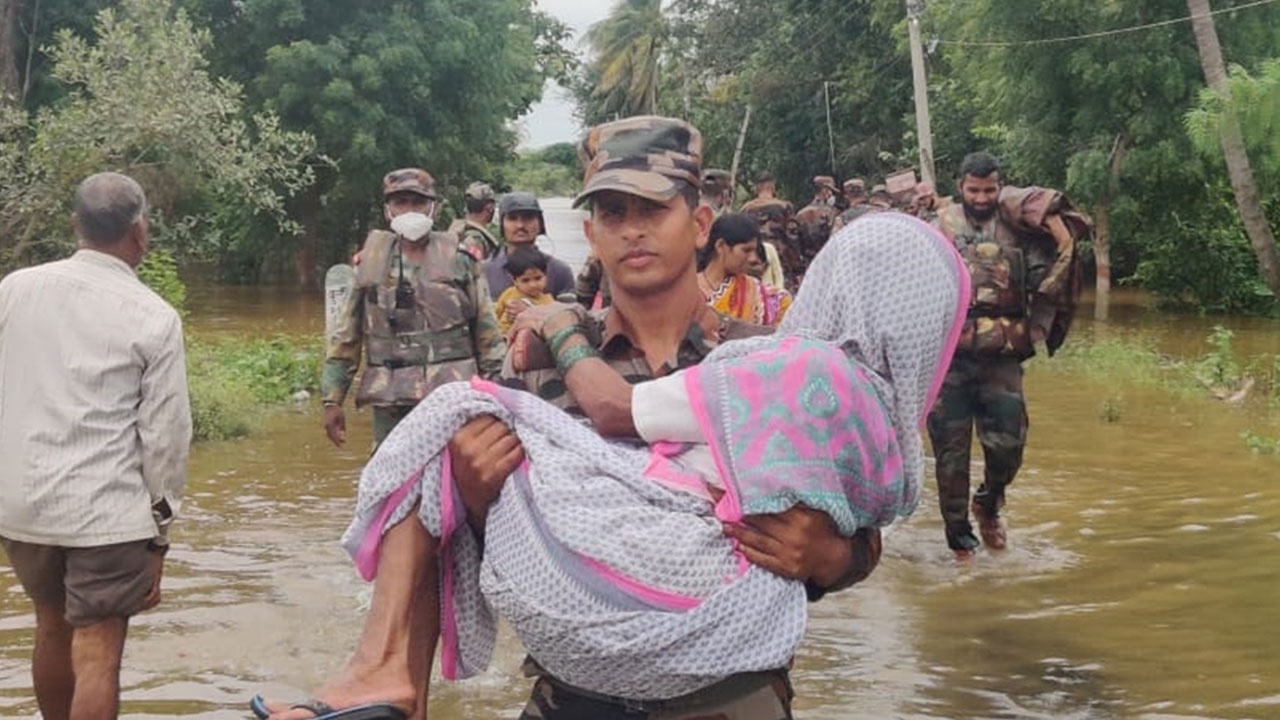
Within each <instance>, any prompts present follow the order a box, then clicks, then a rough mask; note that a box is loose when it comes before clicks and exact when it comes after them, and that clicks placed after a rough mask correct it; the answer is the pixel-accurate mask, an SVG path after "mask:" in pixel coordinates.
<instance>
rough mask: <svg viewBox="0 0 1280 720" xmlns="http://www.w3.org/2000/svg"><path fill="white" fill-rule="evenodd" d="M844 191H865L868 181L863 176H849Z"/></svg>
mask: <svg viewBox="0 0 1280 720" xmlns="http://www.w3.org/2000/svg"><path fill="white" fill-rule="evenodd" d="M844 191H845V192H847V193H865V192H866V191H867V181H866V180H863V179H862V178H849V179H848V180H845V181H844Z"/></svg>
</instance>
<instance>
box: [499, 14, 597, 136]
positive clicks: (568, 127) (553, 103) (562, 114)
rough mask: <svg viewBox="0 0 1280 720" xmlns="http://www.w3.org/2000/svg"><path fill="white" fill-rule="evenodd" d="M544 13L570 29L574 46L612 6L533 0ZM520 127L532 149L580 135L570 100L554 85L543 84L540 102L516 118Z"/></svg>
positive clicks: (580, 49) (565, 93)
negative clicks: (552, 16) (543, 89)
mask: <svg viewBox="0 0 1280 720" xmlns="http://www.w3.org/2000/svg"><path fill="white" fill-rule="evenodd" d="M537 4H538V6H539V7H541V8H542V9H543V10H545V11H546V12H548V13H550V14H551V15H554V16H555V17H556V18H559V19H560V21H561V22H564V23H565V24H567V25H568V26H569V27H570V28H572V29H573V31H574V35H575V41H574V42H575V45H574V47H577V48H578V50H579V52H582V48H581V47H580V46H578V45H577V44H576V43H577V41H578V40H580V39H581V37H582V34H583V33H585V32H586V31H587V28H588V27H589V26H590V25H591V24H592V23H594V22H596V21H598V20H603V19H604V17H605V16H606V15H608V14H609V9H610V8H611V7H612V6H613V0H537ZM520 126H521V127H522V128H523V133H522V134H523V137H524V142H523V143H522V145H523V146H524V147H530V148H536V147H542V146H544V145H551V144H552V143H558V142H573V141H575V140H577V139H578V136H579V135H580V134H581V133H582V130H581V128H579V127H578V123H577V121H576V120H574V118H573V101H572V100H571V99H570V98H569V94H568V93H567V92H566V91H564V90H563V89H562V88H560V87H559V86H557V85H550V84H549V85H547V89H546V91H545V92H544V93H543V96H542V102H540V103H538V104H537V105H534V106H533V109H532V110H530V111H529V114H528V115H525V116H524V117H523V118H521V119H520Z"/></svg>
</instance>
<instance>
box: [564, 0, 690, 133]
mask: <svg viewBox="0 0 1280 720" xmlns="http://www.w3.org/2000/svg"><path fill="white" fill-rule="evenodd" d="M669 32H670V28H669V26H668V24H667V21H666V20H665V19H664V18H663V14H662V0H619V1H618V3H617V4H616V5H614V6H613V10H612V11H611V12H610V13H609V16H608V17H607V18H605V19H604V20H601V21H600V22H598V23H596V24H594V25H592V26H591V28H590V29H589V30H588V31H587V35H586V39H587V42H588V43H589V44H590V46H591V62H590V64H589V65H588V69H587V73H588V78H589V84H590V94H589V98H590V100H591V102H592V104H593V107H591V108H590V110H588V111H587V112H586V113H585V116H586V118H587V119H588V121H589V122H591V123H595V122H598V121H600V120H603V119H605V118H609V117H614V116H622V117H626V116H630V115H652V114H653V113H654V112H656V111H657V108H658V86H659V82H660V73H661V68H662V59H663V58H662V54H663V51H664V50H665V43H666V40H667V38H668V35H669Z"/></svg>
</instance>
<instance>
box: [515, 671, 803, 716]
mask: <svg viewBox="0 0 1280 720" xmlns="http://www.w3.org/2000/svg"><path fill="white" fill-rule="evenodd" d="M529 660H532V658H530V659H529ZM529 660H526V664H527V663H528V662H529ZM534 664H535V666H536V663H534ZM541 677H542V678H543V679H545V680H546V681H547V682H549V683H551V684H552V685H554V686H556V687H558V688H560V689H561V690H563V691H564V692H566V693H569V694H571V695H577V696H578V697H582V698H586V699H588V700H595V701H597V702H604V703H608V704H610V705H616V706H618V707H621V708H623V709H624V710H625V711H626V712H627V713H633V714H637V715H654V714H658V713H674V712H680V711H683V710H693V709H696V708H699V707H704V706H707V705H715V704H719V703H725V702H730V701H732V700H735V699H737V698H740V697H742V696H744V695H748V694H750V693H752V692H755V691H756V690H758V689H760V688H762V687H768V686H769V685H770V684H771V683H772V682H773V681H774V680H776V679H781V680H782V681H783V683H784V684H785V685H786V686H787V687H788V688H790V687H791V679H790V677H789V674H788V672H787V671H786V670H785V669H781V668H780V669H778V670H765V671H760V672H745V673H738V674H737V675H730V676H729V677H727V678H725V679H724V680H721V681H720V682H717V683H715V684H714V685H711V686H709V687H705V688H703V689H701V690H696V691H694V692H691V693H689V694H688V695H681V696H680V697H674V698H670V699H668V700H631V699H628V698H621V697H614V696H612V695H604V694H602V693H597V692H592V691H590V690H584V689H582V688H580V687H575V686H573V685H570V684H569V683H566V682H564V681H562V680H559V679H557V678H556V677H555V676H553V675H550V674H548V673H545V672H543V673H542V674H541Z"/></svg>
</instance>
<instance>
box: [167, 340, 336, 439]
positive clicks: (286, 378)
mask: <svg viewBox="0 0 1280 720" xmlns="http://www.w3.org/2000/svg"><path fill="white" fill-rule="evenodd" d="M323 355H324V353H323V351H322V349H321V348H320V345H319V343H318V341H315V340H313V339H312V340H306V339H300V338H289V337H276V338H272V339H269V340H261V339H259V340H249V341H245V340H244V339H240V338H236V339H227V340H221V341H214V342H207V341H199V340H195V341H192V340H189V341H188V343H187V375H188V383H189V384H190V387H191V415H192V420H193V422H194V425H195V439H196V440H231V439H235V438H241V437H245V436H247V435H249V434H250V433H251V432H253V430H254V428H255V427H256V423H257V420H258V418H259V416H260V415H261V413H262V411H263V410H264V409H266V408H267V407H269V406H271V405H278V404H280V403H284V402H288V401H289V400H291V399H292V398H293V397H294V395H295V394H297V393H299V392H302V391H306V392H308V393H310V392H314V391H315V390H316V389H317V387H318V385H319V378H320V363H321V360H322V359H323Z"/></svg>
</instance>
